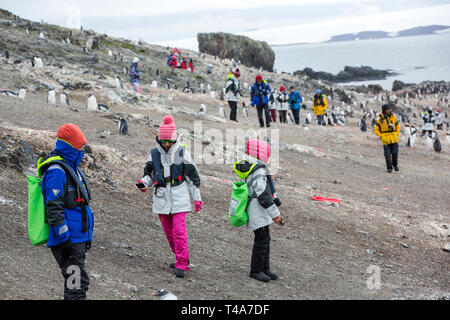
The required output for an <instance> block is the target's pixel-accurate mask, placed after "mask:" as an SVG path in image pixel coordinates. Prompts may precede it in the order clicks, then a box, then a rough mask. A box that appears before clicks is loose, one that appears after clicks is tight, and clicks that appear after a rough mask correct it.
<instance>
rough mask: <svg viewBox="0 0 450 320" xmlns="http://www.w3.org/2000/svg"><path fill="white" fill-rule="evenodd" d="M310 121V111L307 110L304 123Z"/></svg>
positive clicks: (309, 122)
mask: <svg viewBox="0 0 450 320" xmlns="http://www.w3.org/2000/svg"><path fill="white" fill-rule="evenodd" d="M311 121H312V116H311V112H307V113H306V117H305V123H306V124H311Z"/></svg>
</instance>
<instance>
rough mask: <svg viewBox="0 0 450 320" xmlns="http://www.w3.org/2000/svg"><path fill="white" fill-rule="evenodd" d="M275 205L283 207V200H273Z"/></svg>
mask: <svg viewBox="0 0 450 320" xmlns="http://www.w3.org/2000/svg"><path fill="white" fill-rule="evenodd" d="M273 203H275V205H276V206H277V207H279V206H281V200H280V199H279V198H273Z"/></svg>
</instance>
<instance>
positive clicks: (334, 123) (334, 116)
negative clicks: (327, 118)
mask: <svg viewBox="0 0 450 320" xmlns="http://www.w3.org/2000/svg"><path fill="white" fill-rule="evenodd" d="M331 117H332V118H333V125H336V124H338V119H337V116H336V113H334V112H332V113H331Z"/></svg>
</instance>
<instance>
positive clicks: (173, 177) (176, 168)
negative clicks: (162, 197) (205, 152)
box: [151, 144, 186, 192]
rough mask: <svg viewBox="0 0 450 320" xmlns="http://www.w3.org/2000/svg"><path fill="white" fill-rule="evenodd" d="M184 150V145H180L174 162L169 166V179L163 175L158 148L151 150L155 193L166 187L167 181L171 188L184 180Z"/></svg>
mask: <svg viewBox="0 0 450 320" xmlns="http://www.w3.org/2000/svg"><path fill="white" fill-rule="evenodd" d="M185 150H186V145H185V144H181V145H180V147H179V149H178V150H177V155H176V161H175V162H174V163H173V164H172V165H171V166H170V177H166V176H165V175H164V168H163V166H162V164H161V153H160V152H159V150H158V148H153V149H152V151H151V155H152V159H153V166H154V172H155V192H156V190H157V188H159V187H166V183H167V182H169V181H170V182H171V185H172V186H177V185H179V184H181V183H182V182H183V181H185V180H186V177H185V176H184V164H183V157H184V153H185Z"/></svg>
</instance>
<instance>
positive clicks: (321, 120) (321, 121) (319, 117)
mask: <svg viewBox="0 0 450 320" xmlns="http://www.w3.org/2000/svg"><path fill="white" fill-rule="evenodd" d="M317 124H318V125H319V126H320V125H322V126H326V125H327V124H326V123H325V120H323V114H321V115H320V116H317Z"/></svg>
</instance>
